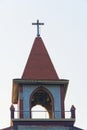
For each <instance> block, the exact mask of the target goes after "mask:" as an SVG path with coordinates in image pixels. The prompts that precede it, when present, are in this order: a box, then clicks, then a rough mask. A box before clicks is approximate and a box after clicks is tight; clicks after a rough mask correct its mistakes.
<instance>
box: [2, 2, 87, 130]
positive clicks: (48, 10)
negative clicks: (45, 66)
mask: <svg viewBox="0 0 87 130" xmlns="http://www.w3.org/2000/svg"><path fill="white" fill-rule="evenodd" d="M37 19H39V20H40V21H41V22H44V23H45V25H44V27H41V37H42V39H43V41H44V44H45V46H46V48H47V50H48V52H49V55H50V57H51V59H52V62H53V64H54V66H55V68H56V71H57V73H58V75H59V77H60V78H65V79H69V80H70V83H69V86H68V91H67V95H66V101H65V106H66V110H70V107H71V105H72V104H73V105H75V107H76V123H75V126H78V127H81V128H83V129H85V130H86V129H87V117H86V116H87V0H43V1H42V0H0V104H1V106H0V129H1V128H4V127H8V126H9V125H10V111H9V107H10V105H11V90H12V79H14V78H21V75H22V72H23V70H24V67H25V64H26V61H27V58H28V55H29V52H30V49H31V47H32V44H33V41H34V39H35V36H36V27H35V26H32V25H31V23H32V22H36V20H37Z"/></svg>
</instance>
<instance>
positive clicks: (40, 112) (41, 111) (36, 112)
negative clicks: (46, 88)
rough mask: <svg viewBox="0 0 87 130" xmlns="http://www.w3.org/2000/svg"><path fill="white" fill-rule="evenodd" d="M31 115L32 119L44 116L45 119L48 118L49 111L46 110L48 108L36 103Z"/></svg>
mask: <svg viewBox="0 0 87 130" xmlns="http://www.w3.org/2000/svg"><path fill="white" fill-rule="evenodd" d="M31 116H32V119H35V118H36V119H39V118H43V119H48V118H49V113H48V111H47V110H46V108H44V107H43V106H41V105H36V106H34V107H33V108H32V109H31Z"/></svg>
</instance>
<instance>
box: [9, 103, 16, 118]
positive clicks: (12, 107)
mask: <svg viewBox="0 0 87 130" xmlns="http://www.w3.org/2000/svg"><path fill="white" fill-rule="evenodd" d="M10 111H11V119H14V111H15V108H14V106H13V104H12V105H11V107H10Z"/></svg>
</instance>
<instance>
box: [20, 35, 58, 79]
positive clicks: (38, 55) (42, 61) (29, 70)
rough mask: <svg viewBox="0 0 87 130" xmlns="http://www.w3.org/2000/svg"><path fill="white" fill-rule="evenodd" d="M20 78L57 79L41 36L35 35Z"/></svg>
mask: <svg viewBox="0 0 87 130" xmlns="http://www.w3.org/2000/svg"><path fill="white" fill-rule="evenodd" d="M22 79H29V80H58V79H59V78H58V75H57V73H56V71H55V68H54V66H53V64H52V62H51V59H50V57H49V55H48V52H47V50H46V48H45V46H44V43H43V41H42V38H41V37H36V38H35V41H34V44H33V47H32V49H31V53H30V55H29V58H28V61H27V64H26V66H25V69H24V72H23V75H22Z"/></svg>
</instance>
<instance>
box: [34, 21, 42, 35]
mask: <svg viewBox="0 0 87 130" xmlns="http://www.w3.org/2000/svg"><path fill="white" fill-rule="evenodd" d="M32 25H37V37H40V29H39V26H40V25H44V23H39V20H37V22H36V23H32Z"/></svg>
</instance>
